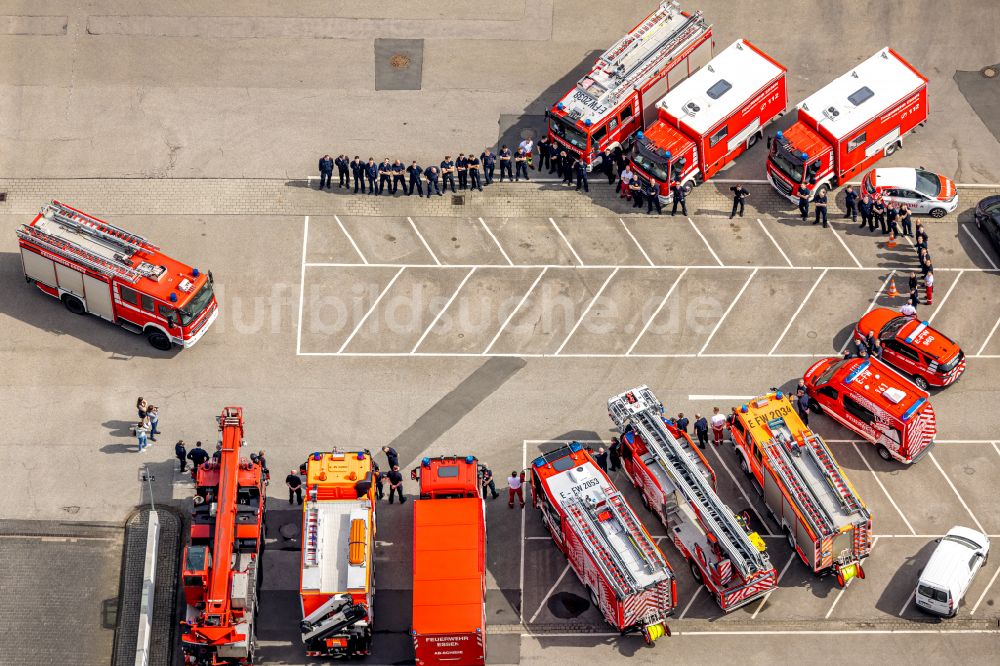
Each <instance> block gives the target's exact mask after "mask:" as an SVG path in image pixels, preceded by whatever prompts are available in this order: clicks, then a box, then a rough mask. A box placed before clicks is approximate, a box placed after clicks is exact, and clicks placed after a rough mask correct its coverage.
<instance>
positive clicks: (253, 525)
mask: <svg viewBox="0 0 1000 666" xmlns="http://www.w3.org/2000/svg"><path fill="white" fill-rule="evenodd" d="M219 431H220V433H221V434H220V438H219V444H220V445H221V448H220V454H219V458H218V460H217V461H216V460H210V461H208V462H206V463H204V464H203V465H201V466H199V467H198V472H197V475H196V477H195V485H196V487H197V489H196V493H197V494H196V495H195V497H194V508H193V509H192V511H191V533H190V543H189V545H188V546H187V547H186V548H185V549H184V571H183V576H182V582H183V585H184V601H185V602H186V606H187V611H186V613H185V618H184V621H183V622H182V623H181V625H182V626H183V627H184V633H183V635H182V636H181V646H182V648H183V650H184V663H185V664H192V665H197V666H220V665H221V664H252V663H253V662H254V651H255V648H256V637H255V636H256V631H255V627H256V616H257V595H258V592H259V585H260V581H261V578H260V572H261V564H262V563H261V556H262V555H263V553H264V534H263V525H264V504H265V498H266V492H265V485H266V481H265V478H264V473H263V470H262V469H261V466H260V463H259V462H257V461H255V460H247V459H246V458H241V457H240V447H242V446H246V441H245V440H244V439H243V409H242V408H241V407H226V408H225V409H223V410H222V416H220V417H219Z"/></svg>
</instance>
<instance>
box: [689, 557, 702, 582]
mask: <svg viewBox="0 0 1000 666" xmlns="http://www.w3.org/2000/svg"><path fill="white" fill-rule="evenodd" d="M688 566H689V567H690V568H691V575H692V576H694V581H695V582H696V583H698V584H699V585H701V584H702V583H704V582H705V580H704V577H703V576H702V575H701V569H699V568H698V565H697V564H695V563H694V562H693V561H689V562H688Z"/></svg>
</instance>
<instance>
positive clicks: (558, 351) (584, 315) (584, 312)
mask: <svg viewBox="0 0 1000 666" xmlns="http://www.w3.org/2000/svg"><path fill="white" fill-rule="evenodd" d="M617 274H618V269H617V268H616V269H615V270H613V271H611V275H609V276H608V277H607V279H605V280H604V284H602V285H601V288H600V289H598V290H597V293H596V294H594V297H593V298H592V299H590V303H588V304H587V309H586V310H584V311H583V314H582V315H580V318H579V319H578V320H577V321H576V324H574V325H573V329H572V330H571V331H570V332H569V335H567V336H566V339H565V340H563V341H562V344H561V345H559V349H557V350H556V353H555V355H556V356H559V353H560V352H561V351H562V350H563V347H565V346H566V343H567V342H569V340H570V338H572V337H573V334H574V333H576V329H578V328H579V327H580V324H582V323H583V320H584V319H586V318H587V315H588V314H589V313H590V309H591V308H592V307H594V303H596V302H597V299H598V298H600V297H601V294H603V293H604V289H605V288H606V287H607V286H608V283H609V282H611V278H613V277H614V276H615V275H617Z"/></svg>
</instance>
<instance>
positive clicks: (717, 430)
mask: <svg viewBox="0 0 1000 666" xmlns="http://www.w3.org/2000/svg"><path fill="white" fill-rule="evenodd" d="M725 428H726V417H725V416H723V415H722V412H721V411H719V408H718V407H713V408H712V443H713V444H715V445H716V446H718V445H719V444H722V438H723V434H724V432H725Z"/></svg>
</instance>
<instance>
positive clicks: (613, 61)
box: [546, 2, 714, 171]
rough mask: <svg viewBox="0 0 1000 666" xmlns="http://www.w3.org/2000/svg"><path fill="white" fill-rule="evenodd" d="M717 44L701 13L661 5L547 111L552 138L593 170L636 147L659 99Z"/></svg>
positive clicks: (602, 56)
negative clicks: (612, 154)
mask: <svg viewBox="0 0 1000 666" xmlns="http://www.w3.org/2000/svg"><path fill="white" fill-rule="evenodd" d="M713 46H714V42H713V41H712V26H711V25H709V24H708V23H707V22H706V21H705V19H704V18H702V15H701V12H700V11H699V12H695V13H694V14H689V13H688V12H682V11H680V9H679V8H678V6H677V4H676V3H674V2H661V3H660V5H659V6H658V7H657V9H656V11H654V12H653V13H652V14H650V15H649V16H647V17H646V18H645V19H643V20H642V22H640V23H639V25H637V26H635V27H634V28H633V29H632V30H631V31H630V32H629V33H628V34H627V35H625V36H624V37H622V38H621V39H620V40H619V41H618V42H617V43H616V44H615V45H614V46H612V47H611V48H610V49H608V50H607V51H606V52H604V53H603V54H602V55H601V57H600V58H598V59H597V63H596V64H595V65H594V68H593V70H591V72H590V73H589V74H587V75H586V76H584V77H583V78H582V79H580V81H579V82H578V83H577V84H576V87H574V88H573V89H572V90H570V91H569V92H568V93H567V94H566V95H565V96H564V97H563V98H562V99H560V100H559V101H558V102H557V103H556V104H555V105H553V106H552V108H551V109H549V111H547V112H546V116H548V119H549V140H550V141H552V142H554V144H555V146H556V147H558V148H559V149H560V150H565V151H566V153H567V154H568V155H573V156H574V157H575V158H577V159H581V160H583V162H584V164H586V165H587V170H588V171H589V170H590V169H591V168H592V167H593V166H596V165H595V164H594V158H595V157H596V156H597V154H598V153H599V152H600V151H602V150H613V149H614V148H615V147H616V146H621V147H622V149H623V150H624V149H627V148H629V147H630V146H631V145H632V142H633V140H634V136H635V133H636V132H638V131H639V130H641V129H643V128H644V127H645V126H646V124H647V123H648V122H651V121H652V120H653V119H654V118H655V116H656V110H655V109H654V108H653V105H654V104H656V101H657V100H659V99H660V98H661V97H663V94H664V93H666V92H667V91H668V90H670V89H671V88H673V87H674V86H675V85H677V84H678V83H680V82H681V81H683V80H684V79H686V78H687V77H688V76H689V75H690V74H692V73H693V72H695V71H697V70H698V69H699V68H700V67H701V66H702V65H704V64H705V63H707V62H708V61H709V60H710V59H711V57H712V48H713Z"/></svg>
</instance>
